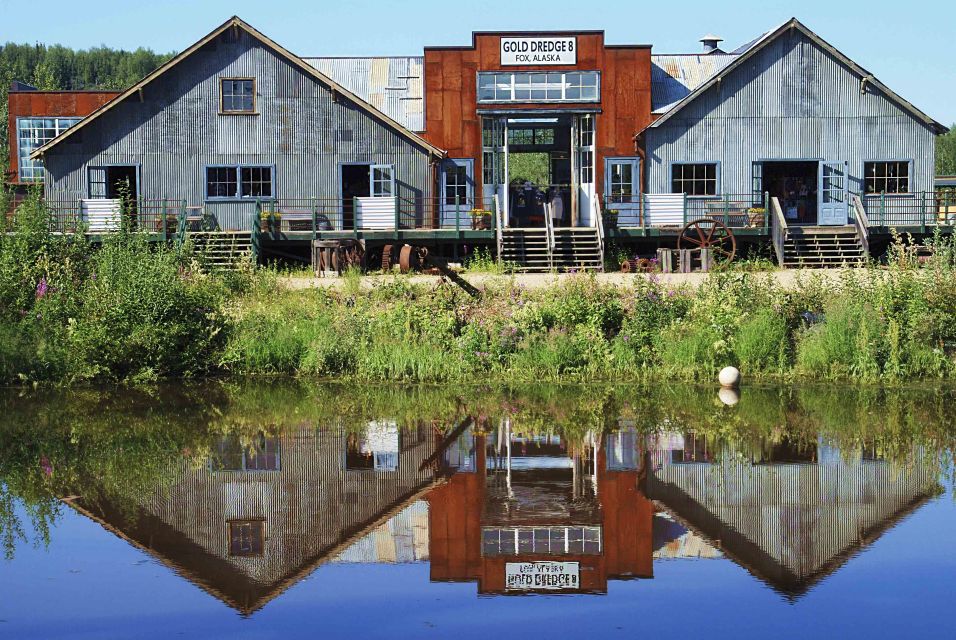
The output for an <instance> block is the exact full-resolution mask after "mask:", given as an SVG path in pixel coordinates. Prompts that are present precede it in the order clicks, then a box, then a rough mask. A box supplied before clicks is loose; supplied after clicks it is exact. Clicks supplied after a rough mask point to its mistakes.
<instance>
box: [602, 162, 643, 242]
mask: <svg viewBox="0 0 956 640" xmlns="http://www.w3.org/2000/svg"><path fill="white" fill-rule="evenodd" d="M604 165H605V169H604V182H605V185H604V197H605V204H604V209H605V211H617V213H618V224H621V225H629V226H637V225H639V224H640V215H641V213H640V212H641V199H640V198H641V189H640V184H641V182H640V178H641V159H640V158H607V159H606V160H605V163H604Z"/></svg>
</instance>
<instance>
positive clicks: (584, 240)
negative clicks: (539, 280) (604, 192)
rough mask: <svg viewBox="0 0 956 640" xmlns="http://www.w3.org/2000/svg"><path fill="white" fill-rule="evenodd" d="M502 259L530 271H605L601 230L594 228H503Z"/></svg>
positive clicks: (521, 269) (520, 268) (520, 269)
mask: <svg viewBox="0 0 956 640" xmlns="http://www.w3.org/2000/svg"><path fill="white" fill-rule="evenodd" d="M549 234H552V235H553V241H552V240H551V239H550V237H549ZM501 259H502V260H503V261H505V262H508V263H511V264H513V265H515V267H516V268H517V269H518V270H519V271H529V272H530V271H539V272H541V271H552V270H555V271H570V270H572V269H576V270H581V271H601V270H602V269H603V268H604V259H603V256H602V252H601V245H600V240H599V238H598V230H597V229H594V228H591V227H574V228H556V229H553V230H549V229H547V228H534V229H518V228H507V229H502V231H501Z"/></svg>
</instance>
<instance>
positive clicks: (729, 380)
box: [717, 367, 740, 389]
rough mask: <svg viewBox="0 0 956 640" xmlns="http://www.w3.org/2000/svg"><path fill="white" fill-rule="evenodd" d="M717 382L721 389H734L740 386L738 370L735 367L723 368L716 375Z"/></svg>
mask: <svg viewBox="0 0 956 640" xmlns="http://www.w3.org/2000/svg"><path fill="white" fill-rule="evenodd" d="M717 381H718V382H720V386H722V387H727V388H728V389H736V388H737V387H739V386H740V370H739V369H737V367H724V368H723V369H721V370H720V373H718V374H717Z"/></svg>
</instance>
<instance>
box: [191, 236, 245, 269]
mask: <svg viewBox="0 0 956 640" xmlns="http://www.w3.org/2000/svg"><path fill="white" fill-rule="evenodd" d="M186 237H187V238H188V239H189V240H190V241H191V242H192V247H193V253H194V254H195V255H196V256H197V257H199V258H200V260H201V261H202V263H203V266H204V267H205V268H206V269H207V270H209V271H234V270H235V269H237V268H238V266H239V264H240V262H242V261H243V260H249V259H250V258H251V256H252V232H251V231H189V232H187V233H186Z"/></svg>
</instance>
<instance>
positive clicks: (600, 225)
mask: <svg viewBox="0 0 956 640" xmlns="http://www.w3.org/2000/svg"><path fill="white" fill-rule="evenodd" d="M594 206H595V208H596V211H595V216H594V221H595V224H596V225H597V240H598V257H599V258H600V261H601V271H604V211H603V210H602V209H601V199H600V198H597V199H595V200H594Z"/></svg>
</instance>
